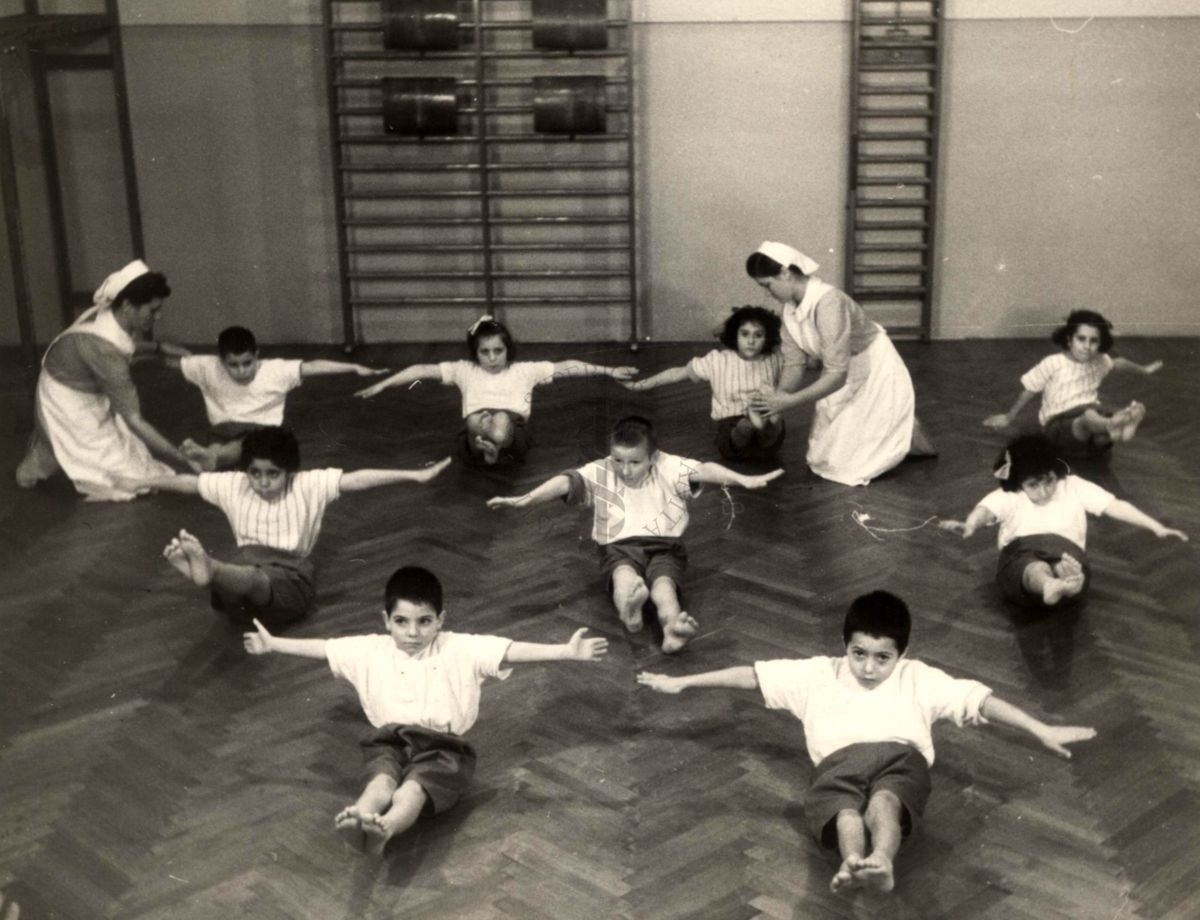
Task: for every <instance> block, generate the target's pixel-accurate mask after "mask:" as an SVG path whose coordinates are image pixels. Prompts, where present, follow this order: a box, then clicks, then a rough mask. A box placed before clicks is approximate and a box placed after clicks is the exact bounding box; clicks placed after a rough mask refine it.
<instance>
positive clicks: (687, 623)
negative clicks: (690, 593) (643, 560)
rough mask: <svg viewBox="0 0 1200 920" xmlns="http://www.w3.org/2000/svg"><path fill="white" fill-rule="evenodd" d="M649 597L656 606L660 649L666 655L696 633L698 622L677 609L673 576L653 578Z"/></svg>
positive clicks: (676, 650) (679, 647) (677, 648)
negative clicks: (660, 627) (660, 626)
mask: <svg viewBox="0 0 1200 920" xmlns="http://www.w3.org/2000/svg"><path fill="white" fill-rule="evenodd" d="M650 597H651V598H652V599H653V600H654V606H655V607H657V608H658V622H659V623H661V624H662V630H663V642H662V650H663V652H664V653H665V654H667V655H671V654H674V653H675V652H678V651H679V650H680V649H681V648H683V647H684V646H685V645H687V644H688V642H689V641H690V640H691V639H692V637H693V636H695V635H696V631H697V630H698V629H699V627H700V624H699V623H697V622H696V621H695V619H693V618H692V617H690V616H688V614H687V612H686V611H683V610H680V609H679V592H678V591H677V590H676V588H675V580H674V579H673V578H668V577H667V576H665V575H663V576H660V577H658V578H656V579H654V584H652V585H651V586H650Z"/></svg>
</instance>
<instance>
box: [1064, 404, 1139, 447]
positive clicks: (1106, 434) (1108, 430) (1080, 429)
mask: <svg viewBox="0 0 1200 920" xmlns="http://www.w3.org/2000/svg"><path fill="white" fill-rule="evenodd" d="M1127 411H1128V410H1126V409H1122V410H1121V411H1120V412H1118V413H1117V414H1116V415H1114V416H1112V417H1111V418H1109V417H1108V416H1104V415H1101V414H1100V413H1099V412H1097V411H1096V410H1095V409H1088V410H1086V411H1085V412H1082V413H1080V414H1079V415H1077V416H1075V418H1074V419H1072V420H1071V436H1072V437H1074V438H1075V440H1077V441H1090V442H1092V443H1093V444H1096V445H1099V446H1103V445H1105V444H1109V443H1111V442H1113V441H1116V440H1118V435H1119V434H1120V432H1121V428H1122V426H1123V425H1124V424H1125V422H1126V420H1127V417H1126V416H1125V415H1123V413H1126V412H1127Z"/></svg>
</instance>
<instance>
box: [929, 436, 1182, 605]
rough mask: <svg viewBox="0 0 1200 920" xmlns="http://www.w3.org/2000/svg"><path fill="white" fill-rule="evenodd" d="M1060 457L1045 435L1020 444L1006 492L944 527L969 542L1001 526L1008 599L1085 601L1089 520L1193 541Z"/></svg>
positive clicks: (1008, 468) (1010, 462)
mask: <svg viewBox="0 0 1200 920" xmlns="http://www.w3.org/2000/svg"><path fill="white" fill-rule="evenodd" d="M1058 453H1059V452H1058V451H1057V449H1056V447H1055V445H1053V444H1051V443H1050V441H1049V440H1047V439H1046V438H1045V437H1044V436H1042V435H1036V434H1035V435H1025V436H1023V437H1020V438H1017V439H1016V440H1014V441H1012V442H1011V443H1010V444H1009V445H1008V447H1006V448H1005V449H1004V452H1003V453H1002V454H1001V455H1000V457H999V459H997V460H996V463H995V465H994V467H993V472H992V475H993V476H994V477H995V478H996V479H998V480H1000V488H998V489H995V490H994V491H992V492H989V493H988V494H987V495H985V496H984V497H983V499H982V500H981V501H980V502H979V504H978V505H976V506H975V508H974V510H972V511H971V513H970V514H969V515H968V516H967V519H966V520H965V521H954V520H946V521H942V522H940V523H939V525H938V526H939V527H941V528H942V529H943V530H949V531H952V532H954V533H958V534H962V536H963V538H964V539H966V538H967V537H970V536H971V535H972V534H974V533H975V531H976V530H978V529H979V528H980V527H984V526H991V525H992V524H999V525H1000V531H999V533H998V535H997V544H998V546H999V548H1000V561H999V564H998V565H997V567H996V581H997V583H998V584H999V585H1000V590H1001V592H1002V593H1003V594H1004V596H1005V597H1006V598H1008V600H1010V601H1012V602H1013V603H1015V604H1019V605H1021V606H1025V607H1052V606H1054V605H1055V604H1058V603H1060V602H1069V601H1079V600H1082V599H1083V596H1084V592H1085V590H1086V588H1087V586H1088V579H1089V578H1090V575H1091V568H1090V567H1089V565H1088V559H1087V554H1086V553H1085V552H1084V547H1085V546H1086V545H1087V516H1088V514H1094V515H1105V516H1107V517H1110V518H1115V519H1116V520H1118V521H1124V522H1125V523H1127V524H1133V525H1134V526H1136V527H1144V528H1146V530H1149V531H1150V532H1151V533H1153V534H1154V535H1155V536H1156V537H1176V538H1178V539H1180V540H1187V534H1185V533H1183V532H1182V531H1180V530H1172V529H1171V528H1169V527H1164V526H1163V525H1162V524H1160V523H1159V522H1158V521H1156V520H1154V518H1152V517H1150V516H1149V515H1147V514H1144V513H1143V512H1141V511H1139V510H1138V509H1137V508H1135V507H1134V506H1133V505H1131V504H1130V503H1129V502H1127V501H1122V500H1121V499H1118V498H1116V497H1114V496H1113V494H1112V493H1111V492H1108V491H1106V490H1105V489H1102V488H1100V487H1099V486H1097V485H1094V484H1093V483H1090V482H1088V481H1087V480H1086V479H1081V478H1080V477H1078V476H1074V475H1072V474H1071V471H1070V468H1069V467H1068V466H1067V465H1066V464H1065V463H1064V462H1063V461H1062V460H1061V459H1060V457H1059V456H1058Z"/></svg>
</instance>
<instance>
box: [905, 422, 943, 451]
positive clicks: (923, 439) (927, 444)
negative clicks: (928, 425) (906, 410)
mask: <svg viewBox="0 0 1200 920" xmlns="http://www.w3.org/2000/svg"><path fill="white" fill-rule="evenodd" d="M908 455H909V456H910V457H936V456H937V448H936V447H934V446H933V442H932V441H930V440H929V437H928V435H926V434H925V429H924V428H922V427H921V420H920V419H919V418H917V417H916V416H915V415H914V416H913V430H912V441H911V443H910V444H909V446H908Z"/></svg>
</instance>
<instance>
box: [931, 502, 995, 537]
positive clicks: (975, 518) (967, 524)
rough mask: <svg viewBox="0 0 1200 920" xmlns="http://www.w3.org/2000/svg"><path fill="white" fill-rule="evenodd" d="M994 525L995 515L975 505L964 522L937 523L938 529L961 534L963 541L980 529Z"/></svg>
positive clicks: (948, 521) (945, 521) (947, 521)
mask: <svg viewBox="0 0 1200 920" xmlns="http://www.w3.org/2000/svg"><path fill="white" fill-rule="evenodd" d="M995 523H996V515H994V514H992V512H990V511H988V510H987V508H985V507H983V505H976V506H975V507H974V508H973V509H972V510H971V513H970V514H968V515H967V519H966V520H965V521H952V520H944V521H938V527H940V528H941V529H942V530H948V531H950V532H951V533H957V534H962V538H963V539H964V540H965V539H967V537H970V536H972V535H973V534H974V533H975V531H977V530H978V529H979V528H980V527H991V526H992V525H993V524H995Z"/></svg>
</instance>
